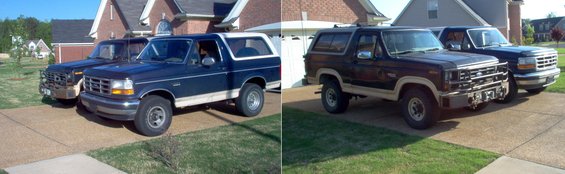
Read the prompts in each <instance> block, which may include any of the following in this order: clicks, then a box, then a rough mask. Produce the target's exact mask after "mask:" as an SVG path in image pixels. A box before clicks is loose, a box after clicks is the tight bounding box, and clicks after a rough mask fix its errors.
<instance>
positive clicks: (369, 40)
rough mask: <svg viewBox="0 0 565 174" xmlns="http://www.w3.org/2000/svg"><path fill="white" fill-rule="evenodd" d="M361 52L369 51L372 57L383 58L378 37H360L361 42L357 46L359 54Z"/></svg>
mask: <svg viewBox="0 0 565 174" xmlns="http://www.w3.org/2000/svg"><path fill="white" fill-rule="evenodd" d="M361 51H369V52H371V57H373V58H376V57H381V56H382V53H383V52H382V49H381V46H380V44H379V42H378V41H377V36H376V35H361V36H360V37H359V42H358V45H357V53H359V52H361Z"/></svg>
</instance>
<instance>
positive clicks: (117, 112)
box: [80, 92, 140, 121]
mask: <svg viewBox="0 0 565 174" xmlns="http://www.w3.org/2000/svg"><path fill="white" fill-rule="evenodd" d="M80 99H81V103H82V105H84V107H85V108H86V109H88V111H90V112H93V113H96V115H100V116H103V117H106V118H110V119H114V120H122V121H126V120H133V119H134V118H135V114H136V113H137V108H138V107H139V103H140V101H139V100H116V99H109V98H105V97H99V96H96V95H92V94H89V93H86V92H81V93H80Z"/></svg>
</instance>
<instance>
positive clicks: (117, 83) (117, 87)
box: [110, 79, 134, 95]
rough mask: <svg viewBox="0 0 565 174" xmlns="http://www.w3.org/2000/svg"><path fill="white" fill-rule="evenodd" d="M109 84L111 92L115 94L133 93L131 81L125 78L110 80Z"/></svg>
mask: <svg viewBox="0 0 565 174" xmlns="http://www.w3.org/2000/svg"><path fill="white" fill-rule="evenodd" d="M110 86H111V87H112V94H115V95H133V93H134V91H133V81H132V80H129V79H126V80H112V81H111V84H110Z"/></svg>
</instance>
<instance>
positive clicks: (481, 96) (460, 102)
mask: <svg viewBox="0 0 565 174" xmlns="http://www.w3.org/2000/svg"><path fill="white" fill-rule="evenodd" d="M507 89H508V87H507V83H506V84H505V85H502V86H495V87H490V88H485V89H481V90H477V91H473V92H469V93H463V94H453V93H451V94H441V95H440V97H439V101H440V107H442V108H462V107H467V106H471V105H477V104H480V103H485V102H489V101H491V100H494V99H502V98H504V96H506V93H507V91H508V90H507Z"/></svg>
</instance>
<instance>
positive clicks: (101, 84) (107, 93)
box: [80, 33, 281, 136]
mask: <svg viewBox="0 0 565 174" xmlns="http://www.w3.org/2000/svg"><path fill="white" fill-rule="evenodd" d="M280 63H281V59H280V56H279V55H278V53H277V52H276V50H275V49H274V47H273V44H272V43H271V42H270V40H269V38H268V37H267V36H266V35H265V34H260V33H213V34H195V35H181V36H166V37H159V38H154V39H152V40H151V41H150V42H149V44H148V45H147V46H146V47H145V48H144V49H143V51H142V52H141V53H140V55H139V56H138V57H137V58H136V59H135V60H134V61H132V62H122V63H118V64H111V65H105V66H99V67H95V68H92V69H88V70H86V71H84V76H85V77H84V79H85V80H84V89H85V90H84V92H81V95H80V96H81V102H82V104H83V105H84V106H85V108H86V109H87V110H88V111H90V112H94V113H96V114H97V115H99V116H101V117H105V118H109V119H114V120H122V121H134V124H135V127H136V129H137V130H138V131H139V132H140V133H141V134H143V135H146V136H156V135H160V134H163V133H164V132H166V130H167V129H168V128H169V126H170V124H171V120H172V108H182V107H186V106H192V105H199V104H205V103H211V102H216V101H232V102H234V103H235V107H236V109H237V110H238V111H239V112H240V113H242V114H243V115H244V116H255V115H258V114H259V113H260V112H261V110H262V108H263V103H264V101H265V100H264V90H266V89H272V88H276V87H279V86H280V80H281V74H280Z"/></svg>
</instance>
